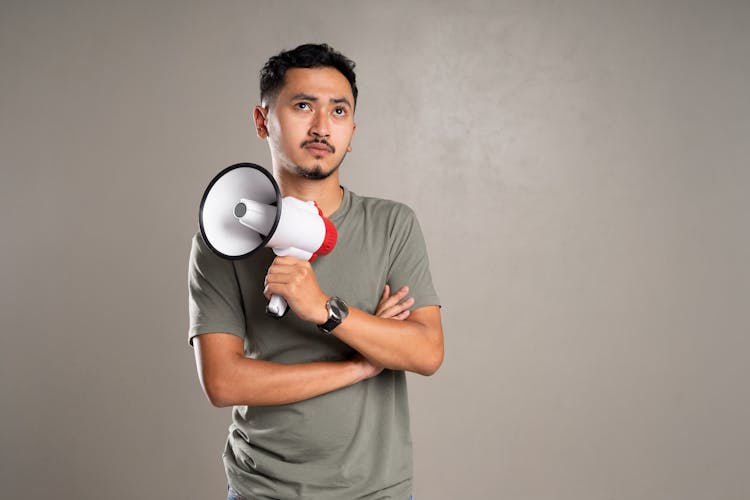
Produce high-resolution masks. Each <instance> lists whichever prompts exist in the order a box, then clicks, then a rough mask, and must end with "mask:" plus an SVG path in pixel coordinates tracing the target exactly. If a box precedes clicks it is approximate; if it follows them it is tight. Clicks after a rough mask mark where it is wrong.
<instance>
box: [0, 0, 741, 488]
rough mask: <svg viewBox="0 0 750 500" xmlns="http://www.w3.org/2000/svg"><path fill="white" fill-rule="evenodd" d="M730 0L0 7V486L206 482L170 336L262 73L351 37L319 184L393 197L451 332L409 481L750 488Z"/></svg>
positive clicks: (206, 420)
mask: <svg viewBox="0 0 750 500" xmlns="http://www.w3.org/2000/svg"><path fill="white" fill-rule="evenodd" d="M748 26H750V5H749V4H748V3H747V2H745V1H736V2H732V1H716V2H697V1H692V2H685V1H635V2H626V1H622V2H614V1H604V2H586V1H571V2H556V1H534V2H529V1H523V0H507V1H501V2H491V1H489V0H487V1H478V0H477V1H471V0H468V1H462V2H425V1H421V2H403V4H402V3H400V2H394V1H389V2H343V1H342V2H331V1H318V2H271V1H263V2H250V1H242V2H241V1H222V2H213V1H203V2H199V1H177V0H174V1H154V2H151V1H128V2H101V1H95V0H91V1H84V0H73V1H47V2H42V1H36V2H34V1H23V0H18V1H8V0H4V1H3V2H2V3H1V4H0V71H1V72H2V78H0V141H1V142H0V162H1V167H2V178H1V182H0V204H1V207H0V222H2V229H3V235H2V245H1V247H0V252H2V258H1V259H0V283H1V284H2V285H1V289H0V290H1V291H0V293H1V295H0V297H1V300H2V302H1V304H0V305H1V307H2V309H1V311H0V313H1V315H0V328H1V330H0V331H1V335H0V343H1V347H0V358H1V359H0V391H1V393H0V400H1V401H2V410H0V411H1V412H2V414H1V418H0V432H1V433H2V434H1V435H0V438H1V443H0V485H2V486H1V488H2V497H3V498H9V499H20V498H37V497H41V498H48V497H54V498H63V499H98V500H108V499H160V498H185V499H209V498H221V497H222V494H223V489H224V484H225V482H224V477H223V470H222V468H221V464H220V453H221V449H222V446H223V441H224V438H225V435H226V427H227V425H228V423H229V411H228V410H218V409H214V408H212V407H211V406H210V405H209V404H208V402H207V401H206V400H205V399H204V397H203V395H202V393H201V390H200V388H199V385H198V381H197V377H196V373H195V367H194V361H193V354H192V350H191V348H190V347H189V345H188V343H187V336H186V335H187V334H186V328H187V302H186V300H187V299H186V262H187V256H188V249H189V241H190V237H191V235H192V234H193V232H194V231H195V230H196V226H197V220H196V218H197V206H198V202H199V198H200V195H201V194H202V191H203V189H204V187H205V185H206V183H207V182H208V180H209V179H210V178H211V177H212V176H213V175H214V174H215V173H216V172H218V171H219V170H220V169H221V168H223V167H224V166H226V165H229V164H231V163H234V162H238V161H256V162H259V163H262V164H266V165H268V164H269V156H268V152H267V150H266V147H265V144H264V143H263V142H261V141H259V140H257V139H256V138H255V137H254V131H253V127H252V126H251V125H250V123H249V118H250V116H251V110H252V106H253V105H254V104H255V102H256V99H257V97H256V94H257V91H256V87H257V83H256V81H257V71H258V69H259V67H260V66H261V65H262V63H263V62H264V60H265V59H266V58H267V57H268V56H269V55H271V54H273V53H275V52H277V51H278V50H280V49H282V48H291V47H293V46H295V45H297V44H298V43H301V42H305V41H328V42H329V43H331V44H332V45H334V46H335V47H336V48H338V49H340V50H342V51H343V52H344V53H346V54H348V55H349V56H350V57H352V58H353V59H355V60H356V61H357V62H358V69H359V79H360V82H361V83H360V85H361V98H360V99H361V101H360V107H359V109H358V110H357V122H358V129H357V136H356V138H355V142H354V152H353V153H352V154H351V155H350V156H349V157H348V158H347V161H346V163H345V165H344V167H343V170H342V173H343V182H344V183H345V184H347V185H348V186H349V187H350V188H351V189H353V190H354V191H356V192H359V193H361V194H369V195H375V196H381V197H387V198H395V199H399V200H401V201H404V202H406V203H408V204H410V205H411V206H412V207H414V209H415V210H416V211H417V213H418V215H419V216H420V219H421V221H422V225H423V228H424V230H425V233H426V238H427V241H428V245H429V247H430V252H431V258H432V269H433V275H434V279H435V282H436V284H437V287H438V289H439V292H440V294H441V297H442V299H443V304H444V308H443V315H444V325H445V331H446V352H447V355H446V360H445V364H444V366H443V368H442V370H441V371H440V372H439V373H438V374H437V375H435V376H434V377H431V378H427V379H422V378H419V377H411V378H410V395H411V400H412V417H413V432H414V441H415V454H416V494H417V497H418V498H419V499H420V500H421V499H430V500H440V499H445V500H455V499H463V498H478V499H490V498H509V499H555V500H560V499H571V500H572V499H576V500H579V499H592V500H593V499H603V498H607V499H636V498H637V499H655V500H656V499H680V500H690V499H719V498H720V499H741V498H742V499H744V498H748V497H749V496H750V479H749V478H748V474H747V473H748V466H749V465H748V464H749V463H750V431H748V422H750V398H749V397H748V389H747V380H748V375H750V360H749V359H748V358H749V357H750V356H748V353H749V352H750V340H748V332H749V331H750V328H749V326H750V321H749V319H748V306H750V300H749V298H750V272H749V271H748V264H747V257H748V255H750V234H749V231H748V227H749V225H748V222H747V217H748V215H747V214H748V212H749V211H750V196H748V195H747V194H746V191H747V189H748V187H749V186H750V173H749V171H748V157H750V140H749V139H750V99H748V89H749V88H750V57H748V47H750V30H748Z"/></svg>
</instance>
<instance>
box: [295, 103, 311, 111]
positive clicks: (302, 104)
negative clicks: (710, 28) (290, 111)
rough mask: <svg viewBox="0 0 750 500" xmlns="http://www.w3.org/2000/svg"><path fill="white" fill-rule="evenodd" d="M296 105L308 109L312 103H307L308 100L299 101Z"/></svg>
mask: <svg viewBox="0 0 750 500" xmlns="http://www.w3.org/2000/svg"><path fill="white" fill-rule="evenodd" d="M294 106H295V107H296V108H297V109H302V110H308V109H310V105H309V104H308V103H306V102H298V103H297V104H295V105H294Z"/></svg>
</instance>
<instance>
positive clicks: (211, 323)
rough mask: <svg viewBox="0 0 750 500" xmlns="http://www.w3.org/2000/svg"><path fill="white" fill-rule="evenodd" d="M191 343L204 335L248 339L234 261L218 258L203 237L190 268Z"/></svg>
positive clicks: (198, 237)
mask: <svg viewBox="0 0 750 500" xmlns="http://www.w3.org/2000/svg"><path fill="white" fill-rule="evenodd" d="M188 291H189V314H190V326H189V331H188V334H189V340H190V343H191V344H192V343H193V338H195V336H196V335H200V334H202V333H212V332H221V333H231V334H234V335H237V336H239V337H244V336H245V314H244V310H243V305H242V296H241V293H240V287H239V284H238V282H237V275H236V273H235V270H234V265H233V264H232V261H230V260H227V259H223V258H221V257H219V256H218V255H216V254H215V253H214V252H212V251H211V249H210V248H209V247H208V245H206V243H205V241H204V240H203V237H202V236H201V234H200V233H198V234H196V235H195V236H194V237H193V244H192V248H191V250H190V262H189V266H188Z"/></svg>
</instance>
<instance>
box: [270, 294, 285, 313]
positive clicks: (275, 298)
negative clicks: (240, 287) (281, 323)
mask: <svg viewBox="0 0 750 500" xmlns="http://www.w3.org/2000/svg"><path fill="white" fill-rule="evenodd" d="M287 309H289V305H288V304H287V303H286V300H284V297H282V296H281V295H275V294H274V295H271V300H270V301H268V305H267V306H266V313H267V314H268V315H269V316H271V317H273V318H281V317H283V316H284V315H285V314H286V311H287Z"/></svg>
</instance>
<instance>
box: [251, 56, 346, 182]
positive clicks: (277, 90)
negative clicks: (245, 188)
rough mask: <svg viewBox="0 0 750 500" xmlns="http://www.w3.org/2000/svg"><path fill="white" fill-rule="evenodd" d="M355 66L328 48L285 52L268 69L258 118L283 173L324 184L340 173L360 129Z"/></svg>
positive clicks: (264, 73)
mask: <svg viewBox="0 0 750 500" xmlns="http://www.w3.org/2000/svg"><path fill="white" fill-rule="evenodd" d="M353 68H354V63H353V62H352V61H350V60H349V59H347V58H346V57H344V56H343V55H341V54H339V53H338V52H336V51H334V50H333V49H331V48H330V47H329V46H328V45H325V44H322V45H311V44H308V45H301V46H299V47H297V48H296V49H294V50H290V51H287V52H282V53H280V54H278V55H276V56H274V57H272V58H271V59H269V61H268V62H267V63H266V65H265V66H264V67H263V69H262V70H261V73H260V75H261V104H260V105H259V106H256V108H255V111H254V115H253V117H254V119H255V124H256V127H257V131H258V137H260V138H261V139H268V143H269V147H270V149H271V157H272V159H273V164H274V171H275V172H277V173H278V174H279V175H283V172H287V173H291V174H293V175H295V176H299V177H303V178H306V179H313V180H321V179H326V178H328V177H329V176H330V175H332V174H333V173H335V172H336V171H337V170H338V167H339V165H340V164H341V162H342V161H343V160H344V156H346V153H347V152H348V151H351V140H352V136H353V135H354V130H355V128H356V125H355V124H354V107H355V103H356V98H357V86H356V83H355V76H354V71H353Z"/></svg>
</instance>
